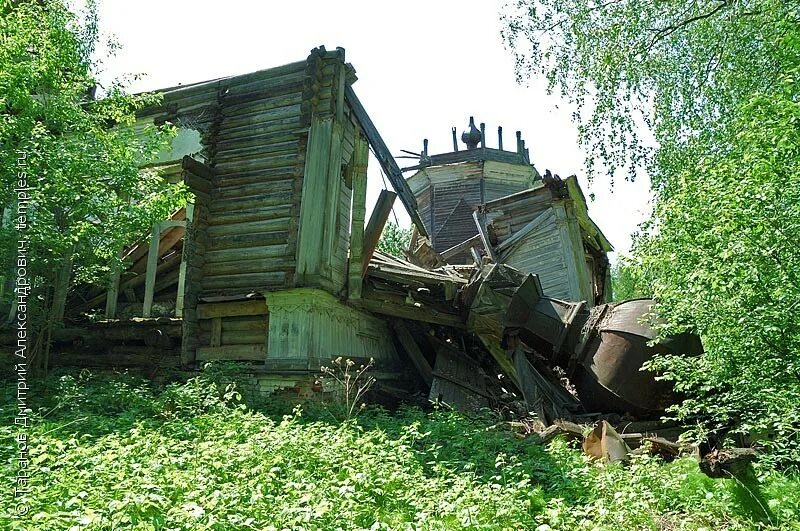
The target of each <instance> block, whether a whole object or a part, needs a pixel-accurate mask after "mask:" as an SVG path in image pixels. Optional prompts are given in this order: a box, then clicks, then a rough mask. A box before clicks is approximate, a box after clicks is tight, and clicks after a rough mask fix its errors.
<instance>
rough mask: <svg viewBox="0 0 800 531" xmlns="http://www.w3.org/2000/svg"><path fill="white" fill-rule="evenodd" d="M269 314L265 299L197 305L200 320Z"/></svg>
mask: <svg viewBox="0 0 800 531" xmlns="http://www.w3.org/2000/svg"><path fill="white" fill-rule="evenodd" d="M267 313H268V310H267V302H266V301H265V300H263V299H258V300H250V301H236V302H211V303H205V304H198V305H197V318H198V319H213V318H215V317H239V316H243V315H266V314H267Z"/></svg>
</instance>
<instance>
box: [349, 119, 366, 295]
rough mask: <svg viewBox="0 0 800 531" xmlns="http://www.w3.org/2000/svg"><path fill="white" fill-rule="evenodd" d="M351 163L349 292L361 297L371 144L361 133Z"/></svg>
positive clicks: (357, 138) (356, 140)
mask: <svg viewBox="0 0 800 531" xmlns="http://www.w3.org/2000/svg"><path fill="white" fill-rule="evenodd" d="M353 149H354V152H353V162H352V164H351V167H350V169H351V182H352V186H353V213H352V219H351V224H350V269H349V277H350V278H349V283H348V294H349V296H350V298H351V299H359V298H361V290H362V285H363V284H362V283H363V275H362V273H363V267H362V264H363V263H364V258H363V256H364V219H365V217H366V209H367V162H368V160H369V144H368V143H367V141H366V140H365V139H364V137H363V136H361V135H360V134H359V135H358V136H357V137H356V139H355V147H354V148H353Z"/></svg>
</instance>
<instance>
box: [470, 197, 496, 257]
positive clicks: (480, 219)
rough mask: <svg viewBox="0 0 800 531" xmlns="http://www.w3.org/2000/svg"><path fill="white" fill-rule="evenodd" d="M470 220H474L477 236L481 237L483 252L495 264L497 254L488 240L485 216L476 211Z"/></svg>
mask: <svg viewBox="0 0 800 531" xmlns="http://www.w3.org/2000/svg"><path fill="white" fill-rule="evenodd" d="M472 219H474V220H475V226H476V227H477V228H478V235H479V236H480V237H481V241H482V242H483V248H484V250H486V252H487V253H488V254H489V257H490V258H491V259H492V261H493V262H497V254H496V253H495V252H494V248H493V247H492V242H491V241H490V240H489V231H488V230H486V215H485V214H481V213H479V212H478V211H477V210H476V211H474V212H473V213H472Z"/></svg>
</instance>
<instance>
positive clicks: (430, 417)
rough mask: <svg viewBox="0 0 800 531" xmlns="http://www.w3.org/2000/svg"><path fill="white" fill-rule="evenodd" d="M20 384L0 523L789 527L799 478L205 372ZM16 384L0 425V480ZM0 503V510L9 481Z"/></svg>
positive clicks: (797, 511) (50, 526)
mask: <svg viewBox="0 0 800 531" xmlns="http://www.w3.org/2000/svg"><path fill="white" fill-rule="evenodd" d="M32 387H34V388H35V391H36V393H35V394H36V396H37V397H38V398H37V400H36V403H35V404H34V408H35V410H36V411H35V414H36V416H37V422H36V424H35V426H34V428H33V429H32V431H31V434H30V438H31V443H32V446H31V456H32V464H33V466H34V470H33V479H32V491H33V492H32V495H31V499H30V505H31V511H30V513H29V514H28V515H27V516H25V517H17V516H14V515H13V514H12V513H11V511H10V510H6V511H3V512H2V514H0V529H31V530H33V529H35V530H42V531H45V530H59V531H61V530H71V529H76V530H77V529H92V530H95V529H96V530H100V529H135V530H167V529H185V530H190V529H191V530H205V529H209V530H236V529H248V530H254V529H258V530H282V529H290V530H295V529H320V530H336V529H342V530H348V531H349V530H358V529H373V530H374V529H399V530H417V529H419V530H439V529H498V530H506V529H507V530H518V529H535V530H541V531H544V530H547V529H613V530H615V531H619V530H621V529H665V530H667V529H670V530H671V529H707V530H709V531H711V530H719V529H770V528H771V529H800V524H799V523H798V520H799V519H800V497H798V495H797V493H798V491H800V479H798V478H790V477H785V476H781V475H779V474H777V473H774V472H770V471H765V470H760V471H758V476H757V477H755V478H753V479H752V481H751V482H749V483H748V485H747V486H744V485H742V484H740V483H737V482H735V481H732V480H712V479H709V478H707V477H705V476H703V475H702V474H701V473H700V472H698V470H697V465H696V463H694V462H693V461H692V460H691V459H681V460H678V461H675V462H673V463H664V462H662V461H661V460H659V459H657V458H651V457H638V458H635V459H634V460H633V461H631V462H630V463H628V464H626V465H624V466H623V465H612V466H603V465H599V464H595V463H592V462H590V461H589V460H588V459H587V458H585V457H584V456H583V455H582V454H581V453H580V451H578V450H576V449H573V448H570V447H569V446H568V445H567V443H566V442H564V441H562V440H556V441H554V442H553V443H551V444H550V445H549V446H547V447H540V446H537V445H534V444H531V443H530V442H528V441H527V440H524V439H519V438H517V437H516V436H515V435H513V434H511V433H509V432H507V431H503V430H501V429H498V428H496V427H494V425H495V422H494V421H493V419H491V418H485V419H481V418H477V419H476V418H467V417H464V416H461V415H458V414H456V413H452V412H443V411H434V412H432V413H424V412H422V411H420V410H419V409H410V408H409V409H402V410H400V411H398V412H395V413H392V414H390V413H388V412H386V411H383V410H380V409H374V408H372V409H370V408H368V409H367V410H366V411H364V412H363V413H362V414H361V416H360V417H359V418H358V419H357V420H351V421H345V422H341V423H339V422H333V421H326V420H325V419H326V418H328V419H330V418H331V417H330V415H328V416H317V415H314V414H311V413H310V412H303V411H302V410H301V409H299V408H295V409H294V411H293V412H291V413H288V414H286V415H283V416H281V415H275V414H268V413H265V412H263V411H258V410H254V409H252V408H248V407H246V406H244V405H243V404H242V403H241V401H240V400H239V398H240V397H239V395H238V394H237V392H236V390H235V389H234V388H232V387H231V386H226V385H223V384H220V383H219V382H215V381H213V380H212V379H210V378H207V377H202V376H201V377H198V378H195V379H193V380H190V381H189V382H187V383H184V384H174V385H172V386H169V387H167V388H166V389H160V390H153V389H151V387H150V386H149V384H148V383H147V382H145V381H140V380H137V379H135V378H131V377H127V376H116V377H111V378H108V377H96V376H91V375H87V374H84V375H82V376H71V375H66V376H62V377H61V378H60V379H53V380H49V381H39V382H34V383H33V384H32ZM12 392H13V389H12V385H11V383H8V384H6V385H5V386H4V387H3V394H4V398H5V400H4V401H3V404H4V406H3V410H2V412H3V417H4V419H6V422H5V423H4V427H3V428H2V429H1V430H0V432H1V433H2V448H0V458H2V461H0V462H2V466H3V474H4V476H5V477H6V478H9V479H10V478H11V477H12V475H13V474H14V473H15V470H16V465H15V463H14V461H13V460H14V457H15V454H14V450H15V444H14V439H13V437H14V430H13V429H12V428H11V427H10V426H12V425H13V424H12V422H11V421H10V419H11V418H12V417H13V415H14V413H15V410H14V409H13V408H12V407H11V406H13V405H14V401H13V400H12ZM0 499H1V501H2V503H3V506H4V507H5V508H12V507H14V505H13V500H12V492H11V482H10V481H9V482H8V483H7V484H6V486H5V487H4V488H3V489H2V491H0Z"/></svg>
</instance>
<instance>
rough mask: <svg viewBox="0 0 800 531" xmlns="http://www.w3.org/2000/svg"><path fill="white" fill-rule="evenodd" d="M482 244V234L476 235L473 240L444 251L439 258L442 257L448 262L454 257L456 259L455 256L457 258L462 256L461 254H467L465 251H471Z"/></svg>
mask: <svg viewBox="0 0 800 531" xmlns="http://www.w3.org/2000/svg"><path fill="white" fill-rule="evenodd" d="M481 242H482V240H481V236H480V234H476V235H475V236H473V237H472V238H470V239H468V240H464V241H463V242H461V243H459V244H456V245H454V246H452V247H450V248H449V249H445V250H444V251H442V252H441V253H439V256H441V257H442V258H444V259H445V260H447V259H448V258H452V257H454V256H456V255H458V254H461V253H463V252H465V251H469V250H470V249H471V248H473V247H475V246H476V245H478V244H479V243H481Z"/></svg>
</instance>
